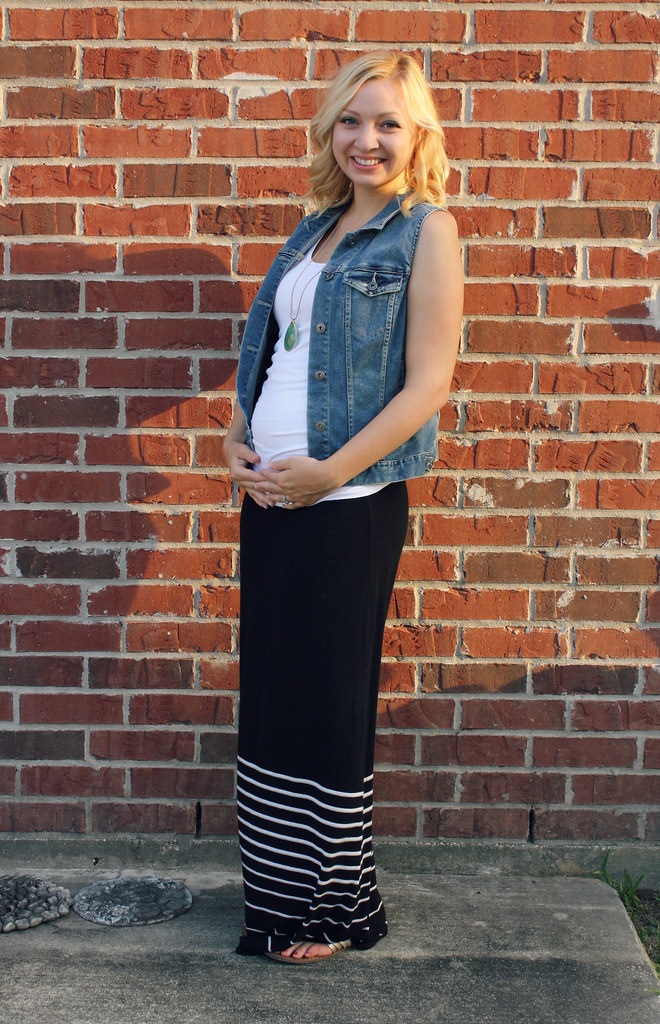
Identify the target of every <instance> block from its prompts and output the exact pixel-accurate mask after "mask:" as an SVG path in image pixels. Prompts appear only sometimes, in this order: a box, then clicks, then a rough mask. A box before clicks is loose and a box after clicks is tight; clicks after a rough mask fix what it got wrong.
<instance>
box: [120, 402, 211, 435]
mask: <svg viewBox="0 0 660 1024" xmlns="http://www.w3.org/2000/svg"><path fill="white" fill-rule="evenodd" d="M230 420H231V400H230V399H229V398H224V397H216V396H210V397H208V398H205V397H201V396H195V397H194V398H180V397H170V396H160V395H158V396H153V397H152V396H146V397H144V398H137V397H136V398H133V397H131V396H129V397H127V398H126V426H127V427H147V426H150V427H165V428H167V427H175V428H181V429H184V430H187V429H193V428H197V427H201V428H202V429H204V428H210V429H212V430H217V428H218V427H228V426H229V423H230ZM109 425H110V426H112V424H109Z"/></svg>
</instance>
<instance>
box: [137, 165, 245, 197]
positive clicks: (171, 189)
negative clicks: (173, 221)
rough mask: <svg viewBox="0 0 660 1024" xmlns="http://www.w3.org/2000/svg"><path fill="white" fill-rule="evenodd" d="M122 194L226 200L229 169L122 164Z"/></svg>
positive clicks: (228, 191) (229, 181)
mask: <svg viewBox="0 0 660 1024" xmlns="http://www.w3.org/2000/svg"><path fill="white" fill-rule="evenodd" d="M123 175H124V177H123V181H124V186H123V194H124V195H125V196H126V197H128V198H133V197H136V196H137V197H146V198H155V197H156V196H168V197H169V196H173V197H181V196H204V197H206V196H226V195H229V194H230V192H231V180H230V173H229V167H227V166H226V165H224V164H218V163H207V164H205V163H201V162H199V163H195V164H125V165H124V169H123Z"/></svg>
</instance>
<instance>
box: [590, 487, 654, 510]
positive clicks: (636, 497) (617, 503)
mask: <svg viewBox="0 0 660 1024" xmlns="http://www.w3.org/2000/svg"><path fill="white" fill-rule="evenodd" d="M578 506H579V507H580V508H609V509H628V508H630V509H640V510H644V509H650V508H660V480H644V479H633V480H590V481H581V482H580V483H579V484H578Z"/></svg>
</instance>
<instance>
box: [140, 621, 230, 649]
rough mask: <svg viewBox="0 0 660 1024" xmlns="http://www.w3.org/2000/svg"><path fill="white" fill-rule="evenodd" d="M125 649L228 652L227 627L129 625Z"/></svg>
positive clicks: (161, 622)
mask: <svg viewBox="0 0 660 1024" xmlns="http://www.w3.org/2000/svg"><path fill="white" fill-rule="evenodd" d="M126 650H127V651H129V652H132V651H136V652H137V651H139V652H142V651H157V652H159V653H160V652H163V653H164V652H167V651H169V652H172V653H177V652H179V651H181V652H190V653H207V652H210V651H223V652H229V651H231V650H232V633H231V626H230V625H229V624H228V623H227V624H225V623H217V622H169V621H165V622H163V621H160V622H158V621H151V622H149V621H138V622H129V624H128V626H127V628H126Z"/></svg>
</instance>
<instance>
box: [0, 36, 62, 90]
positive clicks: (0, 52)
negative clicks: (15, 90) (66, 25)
mask: <svg viewBox="0 0 660 1024" xmlns="http://www.w3.org/2000/svg"><path fill="white" fill-rule="evenodd" d="M75 74H76V49H75V47H74V46H39V47H32V46H15V45H13V44H11V43H10V44H8V45H5V46H2V47H0V78H6V79H9V81H16V80H17V79H21V78H75Z"/></svg>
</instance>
